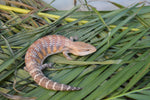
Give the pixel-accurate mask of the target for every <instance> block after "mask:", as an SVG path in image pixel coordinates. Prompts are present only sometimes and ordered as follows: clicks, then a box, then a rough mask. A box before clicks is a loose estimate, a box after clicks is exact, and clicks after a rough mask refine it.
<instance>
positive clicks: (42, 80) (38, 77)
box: [30, 68, 82, 91]
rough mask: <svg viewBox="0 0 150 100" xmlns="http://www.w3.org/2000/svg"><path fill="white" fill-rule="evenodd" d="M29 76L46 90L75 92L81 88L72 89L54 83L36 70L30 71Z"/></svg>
mask: <svg viewBox="0 0 150 100" xmlns="http://www.w3.org/2000/svg"><path fill="white" fill-rule="evenodd" d="M30 75H31V76H32V78H33V79H34V81H35V82H36V83H37V84H38V85H40V86H42V87H44V88H46V89H50V90H56V91H75V90H81V89H82V88H78V87H72V86H69V85H65V84H60V83H57V82H54V81H52V80H50V79H48V78H47V77H45V76H44V74H43V73H42V71H41V70H40V69H38V68H35V69H33V70H31V71H30Z"/></svg>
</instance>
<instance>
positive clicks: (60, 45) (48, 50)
mask: <svg viewBox="0 0 150 100" xmlns="http://www.w3.org/2000/svg"><path fill="white" fill-rule="evenodd" d="M95 51H96V48H95V47H94V46H92V45H90V44H87V43H84V42H73V41H71V40H70V39H68V38H66V37H63V36H60V35H49V36H45V37H43V38H41V39H38V40H37V41H35V42H34V43H33V44H32V45H31V46H30V47H29V48H28V50H27V53H26V55H25V64H26V67H25V68H24V69H25V70H26V71H28V72H29V74H30V75H31V76H32V78H33V79H34V81H35V82H36V83H37V84H38V85H40V86H41V87H44V88H46V89H51V90H56V91H75V90H81V88H78V87H72V86H69V85H65V84H60V83H57V82H54V81H52V80H50V79H48V78H47V77H45V76H44V74H43V73H42V69H44V68H45V67H50V66H51V64H43V61H44V59H45V58H46V57H47V56H49V55H53V54H56V53H61V52H62V53H63V55H64V56H65V57H66V59H68V60H72V59H71V57H70V56H69V55H68V53H72V54H74V55H77V56H85V55H88V54H91V53H93V52H95Z"/></svg>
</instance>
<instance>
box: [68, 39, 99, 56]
mask: <svg viewBox="0 0 150 100" xmlns="http://www.w3.org/2000/svg"><path fill="white" fill-rule="evenodd" d="M95 51H96V48H95V47H94V46H92V45H91V44H87V43H84V42H72V44H71V46H70V50H69V52H70V53H72V54H74V55H77V56H84V55H88V54H91V53H93V52H95Z"/></svg>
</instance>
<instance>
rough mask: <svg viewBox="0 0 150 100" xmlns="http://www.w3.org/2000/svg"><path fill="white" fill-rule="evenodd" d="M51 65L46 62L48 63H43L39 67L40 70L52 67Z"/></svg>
mask: <svg viewBox="0 0 150 100" xmlns="http://www.w3.org/2000/svg"><path fill="white" fill-rule="evenodd" d="M52 65H53V63H48V64H43V65H41V66H39V67H40V70H43V69H45V68H53V67H52Z"/></svg>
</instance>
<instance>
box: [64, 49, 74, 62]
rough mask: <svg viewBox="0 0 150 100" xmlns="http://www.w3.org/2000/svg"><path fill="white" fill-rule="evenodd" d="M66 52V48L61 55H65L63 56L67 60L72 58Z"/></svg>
mask: <svg viewBox="0 0 150 100" xmlns="http://www.w3.org/2000/svg"><path fill="white" fill-rule="evenodd" d="M68 53H70V52H69V51H68V50H66V51H63V55H64V56H65V58H66V59H67V60H72V58H71V57H70V56H69V55H68Z"/></svg>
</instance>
